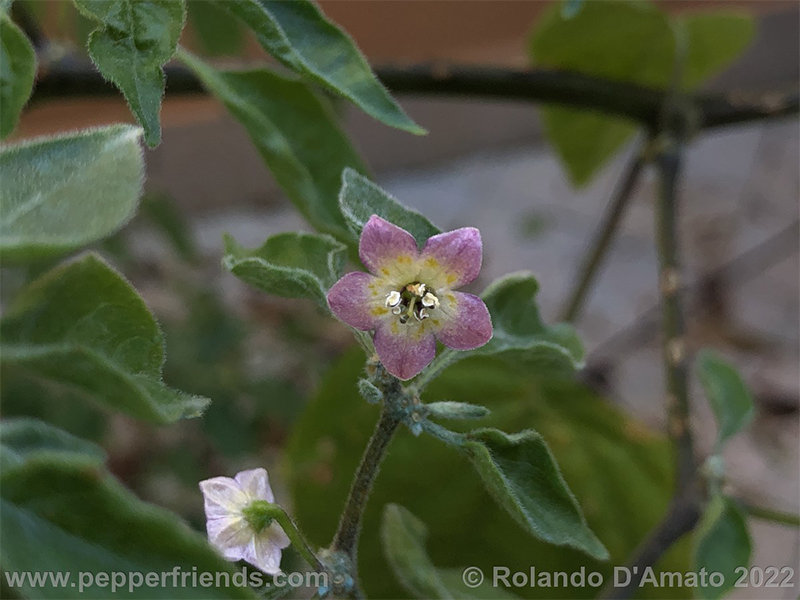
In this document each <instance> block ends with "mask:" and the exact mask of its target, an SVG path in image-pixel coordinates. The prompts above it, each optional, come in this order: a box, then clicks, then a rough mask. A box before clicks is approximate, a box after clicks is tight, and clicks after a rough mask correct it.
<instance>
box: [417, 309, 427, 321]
mask: <svg viewBox="0 0 800 600" xmlns="http://www.w3.org/2000/svg"><path fill="white" fill-rule="evenodd" d="M414 316H415V317H417V321H423V320H425V319H427V318H428V317H429V316H430V315H429V314H428V311H427V310H425V309H424V308H420V309H419V312H416V313H414Z"/></svg>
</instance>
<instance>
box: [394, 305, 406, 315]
mask: <svg viewBox="0 0 800 600" xmlns="http://www.w3.org/2000/svg"><path fill="white" fill-rule="evenodd" d="M401 312H403V307H402V306H395V307H394V308H393V309H392V314H393V315H399V314H400V313H401Z"/></svg>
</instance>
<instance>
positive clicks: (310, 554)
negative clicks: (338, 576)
mask: <svg viewBox="0 0 800 600" xmlns="http://www.w3.org/2000/svg"><path fill="white" fill-rule="evenodd" d="M275 509H276V510H275V513H274V518H275V520H276V521H277V522H278V525H280V526H281V529H283V531H284V532H285V533H286V535H287V536H288V537H289V540H290V541H291V542H292V546H293V547H294V549H295V550H297V552H298V553H299V554H300V556H302V557H303V559H305V561H306V562H307V563H308V564H309V565H311V566H312V567H313V568H314V569H316V570H317V571H322V570H323V569H324V567H323V565H322V563H321V562H320V560H319V558H317V555H316V554H314V551H313V550H311V547H310V546H309V545H308V542H306V539H305V538H304V537H303V534H302V533H300V530H299V529H298V528H297V525H296V524H295V522H294V521H293V520H292V518H291V517H290V516H289V515H288V514H287V513H286V511H285V510H283V508H281V507H279V506H277V505H276V506H275Z"/></svg>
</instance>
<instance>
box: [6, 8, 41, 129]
mask: <svg viewBox="0 0 800 600" xmlns="http://www.w3.org/2000/svg"><path fill="white" fill-rule="evenodd" d="M0 40H2V43H0V138H4V137H6V136H7V135H8V134H10V133H11V132H12V131H14V128H15V127H16V126H17V121H18V120H19V114H20V113H21V112H22V107H23V106H25V103H26V102H27V101H28V98H30V95H31V90H32V89H33V79H34V76H35V75H36V52H35V51H34V50H33V46H31V42H30V40H28V37H27V36H26V35H25V34H24V33H23V32H22V30H21V29H20V28H19V27H17V26H16V25H15V24H14V22H13V21H12V20H11V18H10V17H9V16H8V15H7V14H6V13H5V12H0Z"/></svg>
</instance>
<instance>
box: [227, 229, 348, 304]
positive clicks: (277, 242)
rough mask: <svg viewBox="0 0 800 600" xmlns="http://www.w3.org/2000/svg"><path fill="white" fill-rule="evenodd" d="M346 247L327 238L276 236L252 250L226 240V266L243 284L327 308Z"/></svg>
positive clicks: (297, 233) (341, 266)
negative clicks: (328, 298)
mask: <svg viewBox="0 0 800 600" xmlns="http://www.w3.org/2000/svg"><path fill="white" fill-rule="evenodd" d="M346 250H347V248H346V247H345V246H343V245H342V244H340V243H339V242H337V241H336V240H334V239H333V238H331V237H329V236H327V235H319V234H313V233H299V232H292V233H279V234H278V235H273V236H271V237H269V238H267V241H266V242H264V244H263V245H262V246H261V247H260V248H257V249H255V250H247V249H245V248H242V247H241V246H238V245H237V244H236V242H235V241H234V240H233V238H231V237H230V236H226V237H225V256H224V257H223V259H222V262H223V264H224V265H225V267H226V268H227V269H228V270H230V271H231V272H232V273H233V274H234V275H236V276H237V277H238V278H239V279H241V280H242V281H246V282H247V283H249V284H250V285H252V286H254V287H256V288H258V289H260V290H262V291H265V292H267V293H268V294H275V295H276V296H283V297H284V298H310V299H312V300H314V301H315V302H316V303H317V304H319V305H320V306H321V307H322V308H324V309H326V310H327V308H328V301H327V299H326V294H327V292H328V289H329V288H330V287H331V286H332V285H333V284H334V283H335V282H336V280H337V279H338V278H339V276H340V275H341V272H342V268H343V267H344V262H345V258H346V256H347V255H346Z"/></svg>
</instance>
